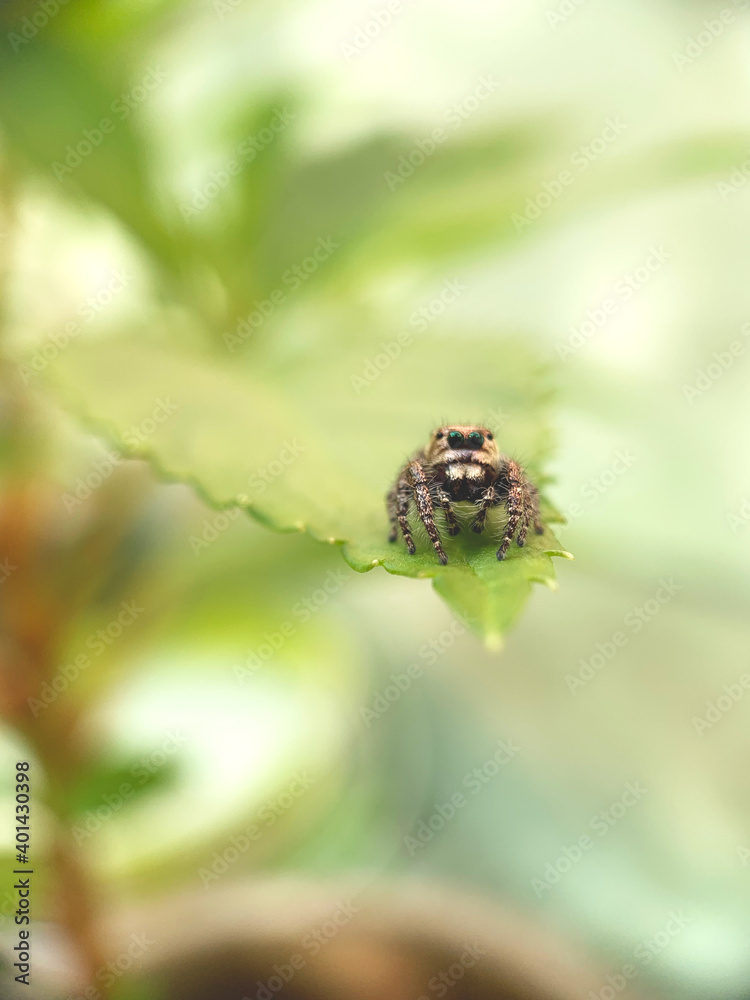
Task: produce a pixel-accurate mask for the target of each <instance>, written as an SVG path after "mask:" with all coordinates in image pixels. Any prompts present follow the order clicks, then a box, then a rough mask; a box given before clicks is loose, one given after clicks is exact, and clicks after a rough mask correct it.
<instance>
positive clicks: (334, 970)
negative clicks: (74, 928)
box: [117, 879, 644, 1000]
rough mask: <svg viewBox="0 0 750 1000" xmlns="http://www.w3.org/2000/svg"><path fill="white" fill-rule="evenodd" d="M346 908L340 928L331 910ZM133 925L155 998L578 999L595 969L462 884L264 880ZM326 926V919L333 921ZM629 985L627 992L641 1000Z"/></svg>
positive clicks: (167, 904)
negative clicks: (142, 940) (149, 943)
mask: <svg viewBox="0 0 750 1000" xmlns="http://www.w3.org/2000/svg"><path fill="white" fill-rule="evenodd" d="M347 910H350V911H353V913H354V915H353V916H351V917H350V918H348V919H346V921H345V922H343V923H342V924H340V925H339V926H337V927H336V926H335V925H334V923H333V921H332V920H331V916H332V914H335V913H339V914H341V913H344V912H346V911H347ZM117 923H118V928H117V936H118V937H120V938H121V939H124V937H125V935H126V933H127V931H128V930H129V929H130V930H132V929H133V928H143V929H144V932H145V933H146V935H147V936H148V938H149V939H153V940H154V945H153V947H152V948H150V949H149V951H148V953H147V955H146V966H145V968H144V969H143V973H142V974H143V975H144V977H145V979H146V980H147V981H150V982H151V983H153V984H155V985H157V988H156V991H155V995H156V996H158V997H159V1000H276V998H277V997H282V998H283V1000H324V998H325V1000H339V998H340V1000H428V998H429V1000H432V998H439V997H450V998H451V1000H582V998H584V997H588V996H589V994H590V992H594V994H595V995H598V994H596V991H597V990H599V989H601V987H602V985H603V982H604V975H605V974H606V972H607V971H608V970H607V969H601V968H596V966H595V965H594V964H592V963H591V961H590V960H589V959H588V957H587V956H586V955H585V953H583V954H582V953H581V952H580V949H579V948H578V947H577V946H575V945H574V944H571V942H565V941H563V940H561V939H560V937H559V935H557V934H555V933H553V932H551V931H550V929H549V928H545V926H544V925H540V924H539V923H538V922H536V921H531V920H530V919H528V918H527V917H525V916H524V915H523V914H522V913H519V912H513V911H511V910H507V909H505V908H502V907H498V906H496V905H493V904H489V903H487V901H485V900H480V899H478V898H476V897H475V896H474V895H473V894H467V893H465V892H463V891H462V890H461V889H460V888H457V887H455V886H454V887H450V888H447V887H445V886H436V885H426V884H414V883H407V884H398V883H389V882H388V880H386V881H385V883H384V884H381V883H378V884H377V885H372V886H370V887H365V888H364V889H361V890H357V889H356V888H354V887H353V886H352V885H347V884H342V883H338V884H335V885H325V884H315V883H309V882H307V883H305V882H297V881H295V880H284V879H282V880H279V881H275V880H273V879H270V880H268V881H267V882H262V881H261V882H256V883H253V884H245V885H234V886H231V887H226V888H223V887H222V888H221V889H218V891H217V890H216V889H214V890H213V891H209V892H200V893H187V894H184V895H182V896H181V897H180V898H179V899H177V898H170V899H168V900H165V901H163V902H162V903H161V904H157V905H156V906H155V907H152V908H151V909H150V910H149V911H145V910H139V911H138V912H132V911H131V912H130V913H128V914H127V915H125V914H123V915H122V917H121V918H120V919H119V920H118V921H117ZM332 928H335V929H332ZM639 985H640V984H637V983H629V984H628V995H629V997H630V1000H644V996H643V994H642V993H640V991H639V988H638V987H639Z"/></svg>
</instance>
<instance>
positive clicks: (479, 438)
mask: <svg viewBox="0 0 750 1000" xmlns="http://www.w3.org/2000/svg"><path fill="white" fill-rule="evenodd" d="M467 440H468V442H469V447H470V448H481V447H482V445H483V444H484V435H482V434H480V433H479V431H472V432H471V434H469V437H468V439H467Z"/></svg>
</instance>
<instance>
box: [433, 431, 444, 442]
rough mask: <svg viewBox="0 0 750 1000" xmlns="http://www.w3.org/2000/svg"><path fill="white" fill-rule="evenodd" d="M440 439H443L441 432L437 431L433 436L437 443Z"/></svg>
mask: <svg viewBox="0 0 750 1000" xmlns="http://www.w3.org/2000/svg"><path fill="white" fill-rule="evenodd" d="M441 437H443V432H442V431H438V432H437V434H436V435H435V438H436V439H437V440H438V441H439V440H440V438H441Z"/></svg>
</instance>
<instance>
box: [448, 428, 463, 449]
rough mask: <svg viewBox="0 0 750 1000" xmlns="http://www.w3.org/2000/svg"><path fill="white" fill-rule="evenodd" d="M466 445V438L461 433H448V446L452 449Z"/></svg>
mask: <svg viewBox="0 0 750 1000" xmlns="http://www.w3.org/2000/svg"><path fill="white" fill-rule="evenodd" d="M463 443H464V436H463V434H462V433H461V431H448V444H449V445H450V446H451V448H460V447H461V445H462V444H463Z"/></svg>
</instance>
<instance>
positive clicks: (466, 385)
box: [50, 332, 565, 645]
mask: <svg viewBox="0 0 750 1000" xmlns="http://www.w3.org/2000/svg"><path fill="white" fill-rule="evenodd" d="M303 339H304V338H303ZM340 343H341V341H339V340H338V338H335V344H336V347H335V348H334V349H332V345H331V344H330V343H328V342H327V340H326V337H324V336H322V335H319V336H317V337H316V336H315V335H314V334H312V333H311V334H310V337H309V339H308V340H307V341H306V343H305V347H306V349H305V350H304V351H298V352H297V353H296V354H295V353H294V352H292V351H290V350H289V345H287V351H286V352H285V355H284V357H283V363H282V362H281V360H277V359H276V357H275V355H274V353H273V351H270V352H269V351H264V352H263V353H264V356H263V357H260V356H258V354H257V353H256V355H255V357H253V358H252V359H250V358H249V359H247V361H246V362H245V361H240V360H239V359H238V360H237V361H235V362H234V366H233V367H232V366H230V364H229V363H227V362H225V361H223V360H222V359H219V358H218V357H217V356H216V355H214V354H208V353H205V354H189V353H187V352H184V351H183V353H182V354H178V353H176V352H175V351H166V350H163V349H158V348H156V347H155V346H153V345H152V344H150V343H148V342H147V341H146V340H134V339H130V340H121V341H117V342H114V343H113V342H111V341H110V342H107V343H105V344H102V343H88V344H86V343H83V342H81V343H73V344H71V345H70V346H69V347H68V348H67V349H66V350H65V351H64V352H63V353H62V354H61V355H60V357H59V358H58V360H57V361H56V362H55V364H54V366H50V370H52V371H54V381H55V384H56V385H57V388H58V392H60V393H61V394H62V397H63V398H64V399H65V400H66V401H67V403H68V405H69V406H71V407H72V408H73V409H75V410H78V412H79V413H84V412H85V416H86V418H87V419H88V420H91V421H94V422H95V423H96V425H97V427H98V428H99V430H103V431H104V432H105V433H106V434H107V435H108V436H109V437H110V438H111V439H112V440H113V441H114V443H115V444H116V446H117V447H119V448H120V449H121V450H122V451H123V452H125V453H126V454H131V455H141V456H145V457H148V458H150V459H151V460H152V461H153V462H154V464H155V465H156V466H157V467H158V468H159V469H160V470H161V471H162V473H163V474H164V475H165V476H166V477H168V478H170V479H175V480H179V481H186V482H191V483H193V485H194V486H195V487H196V488H198V490H199V491H200V492H201V494H202V495H203V496H204V497H205V498H206V499H207V500H208V501H209V502H210V503H212V504H213V505H214V506H215V507H217V508H222V507H228V506H233V505H239V506H241V507H243V508H245V509H246V510H247V511H248V512H249V513H250V514H252V515H253V516H254V517H255V518H257V519H258V520H259V521H261V522H262V523H264V524H266V525H267V526H269V527H271V528H273V529H275V530H279V531H307V532H309V533H310V534H311V535H312V536H313V537H314V538H316V539H318V540H320V541H324V542H329V543H333V544H340V545H342V548H343V554H344V557H345V558H346V560H347V562H348V563H349V565H350V566H352V567H353V568H354V569H356V570H357V571H359V572H365V571H368V570H371V569H373V568H374V567H376V566H382V567H384V568H385V569H386V570H387V571H388V572H390V573H395V574H400V575H404V576H411V577H429V578H433V579H434V582H435V587H436V589H437V591H438V593H440V594H441V596H442V597H443V598H444V599H445V600H446V601H447V602H448V603H449V604H450V606H451V607H452V608H454V609H455V611H456V612H457V613H458V614H459V615H461V616H462V617H463V618H465V619H466V620H467V621H468V622H469V624H471V625H472V626H473V627H474V628H475V629H476V630H477V631H478V632H479V633H480V634H481V635H482V636H484V637H485V639H486V640H487V641H488V642H490V643H492V644H494V645H497V643H498V642H499V640H500V637H501V636H502V635H503V633H504V632H505V631H506V630H507V629H508V628H509V627H510V625H511V624H512V623H513V622H514V621H515V619H516V618H517V616H518V614H519V613H520V611H521V609H522V607H523V605H524V603H525V601H526V599H527V597H528V596H529V593H530V590H531V583H532V582H534V581H538V582H543V583H546V584H548V585H552V584H553V580H554V571H553V567H552V561H551V556H553V555H564V554H565V553H564V552H562V550H561V548H560V545H559V543H558V542H557V540H556V539H555V537H554V535H553V534H552V532H551V531H550V530H549V529H547V531H546V532H545V534H544V535H543V536H542V537H536V536H534V538H533V539H529V543H528V545H527V546H526V547H525V548H524V549H518V548H516V547H514V549H513V552H512V554H511V556H510V557H509V558H508V560H507V561H506V562H504V563H499V562H498V561H497V559H496V557H495V551H496V548H497V544H498V535H499V533H500V530H501V527H502V522H501V521H499V520H498V518H502V514H501V511H498V512H497V513H496V514H495V515H494V517H495V520H491V521H489V522H488V530H487V531H486V532H485V534H484V535H482V536H481V537H480V536H475V535H473V533H471V532H464V533H463V534H462V535H460V536H459V537H458V538H456V539H450V540H447V542H446V545H447V548H446V550H447V552H448V554H449V559H450V562H449V565H448V566H447V567H442V566H440V564H439V563H438V562H437V558H436V556H435V553H434V551H433V550H432V547H431V546H430V545H429V543H428V542H426V540H425V539H424V538H422V539H420V538H419V536H417V540H418V552H417V554H416V555H415V556H409V555H408V554H407V553H406V551H405V549H404V547H403V545H402V543H401V542H398V543H396V544H389V542H388V540H387V536H388V523H387V518H386V513H385V502H384V497H385V494H386V492H387V490H388V488H389V487H390V485H391V482H392V481H393V479H394V477H395V475H396V473H397V472H398V469H399V468H400V467H401V465H402V464H403V462H404V460H405V458H406V457H408V456H409V455H410V454H411V453H412V452H413V451H415V450H416V449H417V448H419V447H421V446H422V444H423V443H424V441H425V440H426V438H427V435H428V434H429V433H430V431H431V430H432V429H433V427H434V426H436V425H437V424H439V423H442V422H444V421H446V420H455V421H467V422H468V421H475V422H477V423H483V424H488V425H490V426H493V427H494V428H495V430H496V431H497V432H498V434H499V441H500V445H501V448H502V449H503V450H504V451H505V452H506V453H507V454H510V455H513V456H515V457H518V458H519V459H520V460H521V461H522V462H523V463H524V464H525V465H526V466H527V467H528V468H529V470H530V471H531V473H532V475H533V476H534V477H535V478H536V480H537V481H538V482H541V481H542V480H540V476H541V473H542V466H543V463H544V460H545V459H546V458H547V456H548V455H549V452H550V449H551V436H550V433H549V430H548V426H547V411H548V407H549V400H550V393H549V386H548V380H547V373H546V371H545V370H544V369H543V368H541V367H540V366H539V364H538V363H537V362H536V361H535V359H534V358H533V357H532V356H531V355H530V354H529V352H528V351H527V350H526V349H525V348H524V347H523V346H522V345H521V344H520V343H519V342H518V341H515V340H507V341H502V342H498V341H494V340H483V339H482V340H480V339H478V338H475V337H468V336H465V335H463V336H462V335H448V334H445V335H442V336H439V335H436V334H432V333H429V334H425V335H422V336H419V335H412V343H411V344H409V345H408V346H400V345H399V344H398V341H397V340H396V339H385V340H384V338H383V337H382V336H379V335H378V334H377V333H371V334H370V333H365V332H360V333H359V335H358V336H357V338H356V339H352V340H350V343H349V347H348V349H339V348H338V345H339V344H340ZM389 352H390V354H393V355H394V357H393V358H391V357H389ZM251 360H252V362H253V363H252V365H251V363H250V361H251ZM544 509H545V516H546V519H547V522H548V523H549V522H550V521H553V520H556V519H559V518H558V517H557V516H556V515H555V513H554V511H553V510H552V509H551V508H550V507H549V505H545V508H544Z"/></svg>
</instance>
